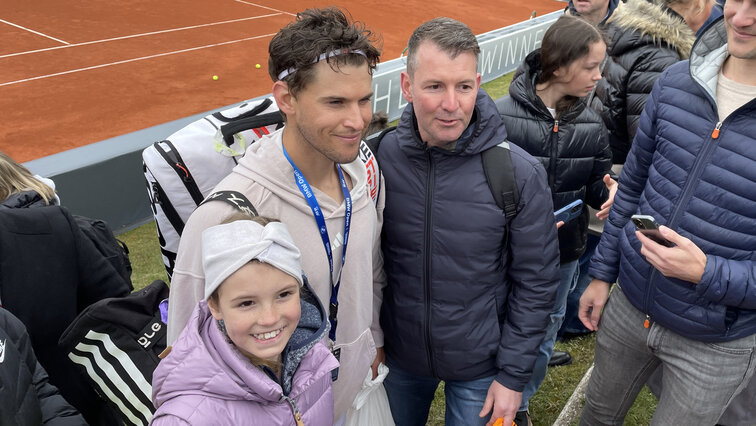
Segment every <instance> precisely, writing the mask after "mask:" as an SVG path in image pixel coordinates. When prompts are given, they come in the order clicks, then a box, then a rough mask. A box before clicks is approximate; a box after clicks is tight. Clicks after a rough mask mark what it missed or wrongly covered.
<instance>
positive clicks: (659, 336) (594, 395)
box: [580, 287, 756, 425]
mask: <svg viewBox="0 0 756 426" xmlns="http://www.w3.org/2000/svg"><path fill="white" fill-rule="evenodd" d="M644 320H645V315H644V314H643V313H642V312H640V311H639V310H637V309H635V307H633V306H632V305H631V304H630V302H629V301H628V300H627V298H626V297H625V295H624V294H623V293H622V290H621V289H620V288H619V287H617V288H615V289H614V291H613V292H612V295H611V297H610V299H609V302H608V304H607V306H606V309H605V310H604V313H603V315H602V317H601V322H600V323H599V331H598V336H597V338H596V339H597V340H596V355H595V358H594V365H595V366H594V370H593V375H592V376H591V379H590V382H589V383H588V388H587V390H586V403H585V408H584V409H583V415H582V418H581V419H580V424H581V425H621V424H622V423H623V421H624V418H625V415H627V411H628V410H629V409H630V407H631V406H632V405H633V402H635V398H636V397H637V396H638V393H639V392H640V390H641V388H642V387H643V384H644V383H646V380H647V379H648V377H649V376H650V375H651V373H653V372H654V370H655V369H656V368H657V367H658V366H661V368H663V371H664V374H663V379H662V380H663V382H662V383H663V387H662V393H661V395H660V397H659V405H658V406H657V409H656V412H655V413H654V417H653V419H652V420H651V424H652V425H713V424H715V423H716V422H717V420H718V419H719V417H720V415H721V414H722V412H723V411H724V409H725V407H726V406H727V404H728V403H729V402H730V401H731V400H732V399H733V397H734V396H735V395H736V394H737V393H738V392H740V391H741V390H742V389H743V388H744V387H745V386H746V385H747V384H748V382H749V379H750V377H751V376H752V375H753V373H754V370H755V369H756V355H755V352H756V335H752V336H748V337H745V338H742V339H738V340H733V341H730V342H722V343H704V342H699V341H696V340H691V339H687V338H684V337H682V336H680V335H678V334H676V333H674V332H672V331H670V330H668V329H666V328H664V327H662V326H660V325H658V324H653V323H652V325H651V327H650V328H648V329H646V328H644V327H643V321H644Z"/></svg>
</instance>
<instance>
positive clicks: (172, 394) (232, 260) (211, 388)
mask: <svg viewBox="0 0 756 426" xmlns="http://www.w3.org/2000/svg"><path fill="white" fill-rule="evenodd" d="M202 263H203V267H204V269H205V277H206V281H205V294H204V296H205V300H203V301H201V302H199V304H198V305H197V307H196V308H195V310H194V313H193V314H192V318H191V320H190V321H189V323H188V324H187V326H186V328H185V329H184V331H183V332H182V333H181V335H180V336H179V338H178V340H177V341H176V343H175V344H174V345H173V347H172V350H171V352H170V354H169V355H168V356H167V357H166V358H165V359H163V360H162V361H161V362H160V364H159V365H158V367H157V369H156V370H155V373H154V376H153V401H154V403H155V407H156V408H157V411H156V412H155V415H154V417H153V419H152V423H151V424H153V425H187V424H190V425H207V424H213V425H242V424H248V425H251V424H260V425H304V424H306V425H331V424H333V395H332V392H331V371H332V370H334V369H335V368H336V367H338V362H337V361H336V359H335V358H334V357H333V355H331V353H330V351H329V350H328V349H327V348H326V346H325V344H324V343H323V342H322V340H323V338H324V337H325V336H326V335H327V333H328V321H327V319H326V314H325V310H324V309H323V306H322V305H321V303H320V302H319V301H318V299H317V298H316V297H315V296H314V294H313V293H312V291H311V290H310V288H309V286H308V285H307V281H306V279H305V278H304V277H303V275H302V268H301V265H300V253H299V250H298V249H297V247H296V246H295V245H294V242H293V241H292V238H291V235H289V232H288V231H287V229H286V226H285V225H284V224H282V223H280V222H274V221H270V220H268V219H263V218H253V219H251V220H250V219H249V218H246V219H244V220H235V221H231V222H228V223H225V224H222V225H218V226H214V227H211V228H208V229H207V230H205V231H204V232H203V233H202Z"/></svg>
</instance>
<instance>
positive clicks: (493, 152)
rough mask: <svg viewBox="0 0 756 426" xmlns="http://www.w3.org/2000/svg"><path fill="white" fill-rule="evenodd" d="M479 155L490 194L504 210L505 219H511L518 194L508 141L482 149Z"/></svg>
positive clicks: (517, 201)
mask: <svg viewBox="0 0 756 426" xmlns="http://www.w3.org/2000/svg"><path fill="white" fill-rule="evenodd" d="M481 157H482V160H483V172H484V173H485V175H486V182H488V187H489V188H491V194H492V195H493V197H494V200H496V205H498V206H499V208H500V209H502V210H504V216H506V218H507V220H511V219H512V218H514V217H515V216H516V215H517V204H518V203H519V201H520V194H519V193H518V191H517V185H516V183H515V176H514V167H512V155H511V154H510V151H509V142H507V141H504V142H502V143H500V144H498V145H496V146H494V147H492V148H489V149H487V150H485V151H483V154H482V155H481Z"/></svg>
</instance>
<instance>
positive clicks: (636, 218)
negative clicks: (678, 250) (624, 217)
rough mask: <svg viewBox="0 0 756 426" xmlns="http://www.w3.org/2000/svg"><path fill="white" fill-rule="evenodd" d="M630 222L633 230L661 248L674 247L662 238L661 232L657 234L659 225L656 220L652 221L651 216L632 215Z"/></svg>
mask: <svg viewBox="0 0 756 426" xmlns="http://www.w3.org/2000/svg"><path fill="white" fill-rule="evenodd" d="M630 220H632V221H633V224H634V225H635V229H637V230H638V231H640V232H641V234H643V235H645V236H647V237H648V238H650V239H652V240H653V241H656V242H657V243H659V244H661V245H663V246H667V247H674V244H672V243H671V242H670V241H669V240H667V239H666V238H664V237H662V235H661V232H659V223H657V222H656V219H654V217H653V216H649V215H645V214H634V215H632V216H631V217H630Z"/></svg>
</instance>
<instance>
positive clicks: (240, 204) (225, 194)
mask: <svg viewBox="0 0 756 426" xmlns="http://www.w3.org/2000/svg"><path fill="white" fill-rule="evenodd" d="M210 201H223V202H224V203H226V204H230V205H231V206H233V207H234V208H236V209H237V210H239V211H241V212H244V213H246V214H248V215H250V216H259V214H258V213H257V210H256V209H255V206H253V205H252V203H251V202H249V200H248V199H247V197H245V196H244V194H242V193H241V192H239V191H216V192H213V193H212V194H210V195H208V196H207V198H205V200H204V201H202V202H201V203H200V206H201V205H203V204H205V203H208V202H210Z"/></svg>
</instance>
